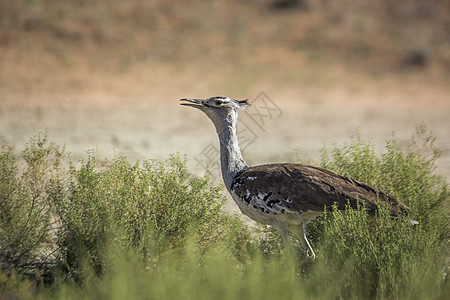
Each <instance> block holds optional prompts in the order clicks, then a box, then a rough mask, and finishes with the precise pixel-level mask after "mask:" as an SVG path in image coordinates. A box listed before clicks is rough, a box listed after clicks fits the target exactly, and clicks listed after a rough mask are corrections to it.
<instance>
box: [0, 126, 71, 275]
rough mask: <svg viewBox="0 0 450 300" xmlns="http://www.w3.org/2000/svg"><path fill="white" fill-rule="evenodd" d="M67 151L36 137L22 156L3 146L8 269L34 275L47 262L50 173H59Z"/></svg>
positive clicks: (1, 192) (2, 245) (1, 257)
mask: <svg viewBox="0 0 450 300" xmlns="http://www.w3.org/2000/svg"><path fill="white" fill-rule="evenodd" d="M63 152H64V150H63V149H62V148H60V147H58V146H56V145H54V144H52V143H50V144H49V143H48V141H47V138H46V137H45V136H40V135H39V136H36V137H34V138H32V139H31V141H30V142H29V143H28V144H27V146H26V148H25V150H24V151H23V152H22V153H21V159H22V160H23V161H21V162H22V163H23V165H19V164H18V162H17V160H16V157H15V156H14V149H13V148H12V147H11V146H8V145H7V144H3V145H2V148H1V152H0V261H1V266H2V268H3V269H4V270H5V269H6V270H13V269H15V270H17V271H19V272H21V273H28V272H33V270H35V269H36V268H42V267H43V266H44V265H45V264H47V263H48V260H49V259H50V256H51V252H52V250H53V246H52V234H51V230H52V228H53V225H54V224H52V221H53V220H52V214H51V209H50V205H49V203H50V201H49V195H48V193H47V188H48V185H49V177H50V174H54V175H55V174H58V173H59V172H60V163H61V158H62V155H63Z"/></svg>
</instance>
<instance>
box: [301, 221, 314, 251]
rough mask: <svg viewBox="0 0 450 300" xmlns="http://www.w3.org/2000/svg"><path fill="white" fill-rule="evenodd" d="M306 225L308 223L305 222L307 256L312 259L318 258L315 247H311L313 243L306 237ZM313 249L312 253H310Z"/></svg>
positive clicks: (304, 232)
mask: <svg viewBox="0 0 450 300" xmlns="http://www.w3.org/2000/svg"><path fill="white" fill-rule="evenodd" d="M306 225H308V223H303V225H302V227H303V239H304V240H305V242H306V245H308V249H307V250H306V256H307V257H309V258H312V259H315V258H316V253H314V250H313V248H312V247H311V244H310V243H309V241H308V238H307V237H306V233H307V232H306ZM310 251H311V253H309V252H310Z"/></svg>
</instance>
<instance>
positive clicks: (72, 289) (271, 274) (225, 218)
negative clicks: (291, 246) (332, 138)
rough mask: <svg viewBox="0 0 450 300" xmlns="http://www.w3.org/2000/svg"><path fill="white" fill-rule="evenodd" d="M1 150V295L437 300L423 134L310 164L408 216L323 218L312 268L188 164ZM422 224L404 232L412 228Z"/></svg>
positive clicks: (433, 184) (440, 291) (348, 149)
mask: <svg viewBox="0 0 450 300" xmlns="http://www.w3.org/2000/svg"><path fill="white" fill-rule="evenodd" d="M14 153H15V152H14V149H13V148H12V147H10V146H7V145H3V147H2V151H1V153H0V192H1V193H0V205H1V208H2V209H1V214H0V240H1V243H0V258H1V266H2V269H1V272H0V296H11V295H16V296H20V297H23V298H42V299H124V298H127V299H128V298H130V299H153V298H155V299H180V298H182V299H212V298H214V299H236V298H242V299H274V298H283V299H303V298H306V299H309V298H318V299H329V298H339V299H352V298H358V299H445V298H448V297H449V295H450V293H449V286H448V282H447V280H446V279H444V277H445V276H446V274H445V270H446V267H447V265H448V257H449V253H448V247H447V243H448V220H449V218H448V206H446V205H448V199H449V191H448V187H447V183H446V181H445V180H444V179H443V178H441V177H439V176H437V175H435V174H434V173H433V170H434V163H435V161H436V159H437V157H438V156H439V151H438V150H437V149H436V148H435V146H434V139H433V138H432V136H431V135H429V133H428V131H427V130H426V129H425V128H424V126H423V125H421V126H419V127H418V129H417V134H416V135H415V136H414V137H413V139H412V140H411V143H410V144H409V145H407V146H401V145H400V144H399V143H398V142H397V141H396V139H395V138H392V139H391V140H390V141H388V142H387V148H386V151H385V152H383V153H381V154H377V153H376V152H375V150H374V145H373V144H372V143H371V142H367V141H364V140H363V139H362V138H361V136H360V135H359V133H357V134H356V136H354V137H352V138H351V139H350V142H349V143H348V144H345V145H344V146H343V147H337V146H332V147H330V148H328V149H327V150H323V155H322V158H321V161H320V162H319V163H318V165H321V166H323V167H327V168H329V169H331V170H334V171H336V172H338V173H341V174H343V175H347V176H351V177H353V178H355V179H360V180H363V181H366V182H368V183H370V184H372V185H375V186H377V187H379V188H383V189H386V190H387V191H389V192H390V193H392V194H394V195H396V196H397V197H398V198H399V199H401V200H402V201H403V202H405V203H406V204H407V205H409V206H410V208H411V210H410V215H409V216H402V217H399V218H396V219H392V218H391V217H390V216H389V214H388V213H387V212H386V211H384V210H381V212H380V213H379V215H378V216H376V217H369V216H368V215H367V214H365V212H364V209H363V208H361V209H359V210H354V211H353V210H349V211H348V212H346V213H341V212H338V211H332V212H329V213H326V214H325V215H324V217H322V218H320V219H319V220H317V221H316V222H314V223H312V224H311V225H310V231H311V240H312V242H313V246H314V248H315V249H316V250H317V251H316V252H317V259H316V260H315V261H311V260H307V259H304V258H303V257H304V252H303V251H302V249H297V250H298V256H297V257H295V258H293V257H288V256H286V254H285V253H284V248H283V247H282V246H281V243H280V237H279V235H278V233H276V232H273V231H272V230H271V229H268V228H265V227H262V226H260V227H257V228H256V229H252V228H248V227H247V226H245V225H244V224H243V223H242V221H240V220H239V218H237V217H236V216H230V215H229V214H228V213H227V212H225V211H224V209H223V201H224V196H223V190H222V188H221V187H216V186H214V185H213V184H212V183H211V182H210V179H209V178H208V177H196V176H193V175H191V174H190V173H189V171H188V169H187V168H186V161H185V158H181V157H180V156H177V155H175V156H171V157H170V158H169V159H168V160H166V161H164V162H158V161H152V160H149V161H144V162H136V163H130V162H129V161H127V160H126V159H125V158H124V157H114V158H113V159H111V160H106V161H103V160H99V159H98V158H97V157H96V154H95V152H89V153H88V154H87V155H86V157H85V158H84V159H82V160H81V161H79V162H71V159H70V156H69V155H67V154H65V152H64V148H62V147H58V146H56V145H54V144H52V143H49V142H48V141H47V139H46V137H45V135H40V136H36V137H33V138H32V139H31V140H30V142H29V144H28V145H27V147H26V150H25V151H24V152H22V153H21V155H20V157H16V156H15V155H14ZM411 218H414V219H416V220H418V221H419V222H420V224H419V225H415V226H412V225H411V223H410V219H411ZM0 298H1V297H0Z"/></svg>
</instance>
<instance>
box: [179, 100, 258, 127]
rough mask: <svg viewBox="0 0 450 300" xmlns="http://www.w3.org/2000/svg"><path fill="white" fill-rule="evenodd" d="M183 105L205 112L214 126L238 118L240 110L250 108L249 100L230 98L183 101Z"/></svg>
mask: <svg viewBox="0 0 450 300" xmlns="http://www.w3.org/2000/svg"><path fill="white" fill-rule="evenodd" d="M180 101H182V102H183V103H181V105H184V106H191V107H195V108H198V109H200V110H201V111H203V112H204V113H205V114H206V115H207V116H208V117H209V118H210V119H211V120H212V121H213V123H214V124H217V122H221V121H223V120H226V119H229V118H230V117H231V119H235V118H237V111H238V110H239V109H240V108H244V107H246V106H249V105H250V103H248V102H247V100H234V99H231V98H229V97H220V96H217V97H211V98H207V99H189V98H184V99H181V100H180Z"/></svg>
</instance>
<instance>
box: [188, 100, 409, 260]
mask: <svg viewBox="0 0 450 300" xmlns="http://www.w3.org/2000/svg"><path fill="white" fill-rule="evenodd" d="M180 101H182V102H183V103H181V105H185V106H191V107H195V108H198V109H200V110H201V111H203V112H204V113H205V114H206V115H207V116H208V117H209V118H210V119H211V121H212V122H213V123H214V126H215V127H216V131H217V134H218V135H219V143H220V162H221V170H222V177H223V182H224V183H225V187H226V188H227V190H228V191H229V192H230V194H231V196H232V198H233V200H234V201H235V202H236V204H237V205H238V207H239V208H240V210H241V211H242V213H244V214H245V215H247V216H249V217H250V218H251V219H253V220H255V221H256V222H259V223H262V224H266V225H271V226H273V227H274V228H276V229H277V230H278V231H279V232H280V233H281V236H282V238H283V241H284V242H285V244H286V245H288V246H289V245H290V242H289V234H288V232H289V231H290V232H292V233H293V234H297V235H298V236H299V237H300V240H302V241H303V242H304V247H305V248H306V247H307V249H306V250H307V251H306V254H307V256H309V257H312V258H314V257H315V253H314V250H313V249H312V247H311V244H310V243H309V241H308V239H307V237H306V235H307V232H306V226H307V225H308V223H309V222H311V221H312V220H314V219H315V218H316V217H317V216H319V215H320V214H321V213H323V212H324V210H325V208H327V209H330V208H331V207H332V206H333V204H336V205H337V207H338V209H342V210H343V209H345V207H346V205H348V204H349V205H350V206H351V207H352V208H357V207H358V205H361V206H362V205H364V207H365V209H366V210H367V212H368V213H369V214H375V212H376V211H377V209H378V205H379V203H384V204H385V205H386V207H388V208H389V210H390V212H391V214H392V215H394V216H396V215H398V214H401V213H403V212H406V211H407V210H408V207H406V206H405V205H403V204H402V203H400V202H399V201H398V200H397V199H396V198H394V197H392V196H388V195H387V194H386V193H385V192H383V191H381V190H377V189H375V188H374V187H372V186H369V185H367V184H365V183H362V182H359V181H357V180H353V179H350V178H348V177H344V176H340V175H338V174H335V173H333V172H331V171H328V170H325V169H322V168H318V167H314V166H309V165H303V164H292V163H280V164H267V165H260V166H248V165H247V164H246V163H245V161H244V159H243V158H242V154H241V150H240V149H239V145H238V138H237V135H236V122H237V119H238V110H239V109H240V108H243V107H245V106H248V105H250V104H249V103H248V102H247V100H242V101H239V100H234V99H231V98H228V97H211V98H208V99H181V100H180ZM309 252H310V253H309Z"/></svg>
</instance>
